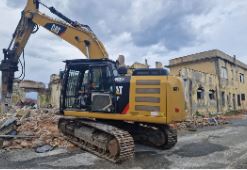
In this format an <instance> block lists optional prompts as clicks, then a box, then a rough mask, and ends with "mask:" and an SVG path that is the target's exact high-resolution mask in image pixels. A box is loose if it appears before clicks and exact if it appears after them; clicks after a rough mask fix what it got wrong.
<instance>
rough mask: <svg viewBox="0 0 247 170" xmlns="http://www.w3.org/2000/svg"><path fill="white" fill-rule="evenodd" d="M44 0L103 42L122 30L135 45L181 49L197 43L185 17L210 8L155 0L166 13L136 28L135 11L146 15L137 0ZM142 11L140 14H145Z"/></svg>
mask: <svg viewBox="0 0 247 170" xmlns="http://www.w3.org/2000/svg"><path fill="white" fill-rule="evenodd" d="M25 1H26V0H18V1H17V0H8V1H7V4H9V5H10V6H17V7H18V6H20V5H22V4H25ZM42 2H44V3H46V4H47V5H48V6H51V5H54V6H55V7H57V8H58V10H59V11H61V12H62V13H64V14H65V15H66V16H68V17H69V18H71V19H72V20H77V21H78V22H80V23H82V24H87V25H89V26H91V27H92V29H93V30H94V31H95V32H96V34H97V35H98V37H99V38H100V39H101V40H102V41H103V42H107V41H109V40H110V39H111V38H112V37H116V35H118V34H121V33H122V32H129V33H131V35H132V38H133V42H134V44H135V45H136V46H140V47H143V46H144V47H146V46H150V45H154V44H157V43H162V44H163V45H165V46H166V47H167V49H168V50H178V49H179V48H181V47H184V46H189V45H192V44H194V43H196V41H197V34H196V33H195V32H194V30H193V26H192V25H191V24H190V23H189V22H187V20H186V19H187V17H188V16H190V15H199V14H202V13H205V12H208V11H209V9H210V8H209V7H210V1H206V0H201V1H198V0H190V1H187V0H186V1H185V0H182V1H181V0H180V1H174V0H167V1H152V3H154V4H155V3H157V2H161V4H162V6H161V8H162V9H163V11H164V12H163V13H162V12H159V13H157V15H156V16H155V15H154V16H152V17H153V18H154V21H153V20H152V17H151V18H150V19H148V20H144V21H143V22H141V23H140V27H137V26H136V23H135V22H137V21H135V20H133V17H136V16H133V15H135V11H136V10H138V11H140V12H141V14H142V13H143V15H144V14H145V13H146V12H147V11H145V10H143V9H139V8H138V7H135V6H134V3H135V1H132V0H118V1H114V0H103V1H98V0H83V1H78V0H67V1H65V2H67V5H68V6H66V7H64V8H63V7H62V5H61V4H60V3H59V1H58V0H53V1H50V2H49V1H48V0H43V1H42ZM145 2H146V1H145V0H140V1H139V3H143V4H142V5H143V6H141V7H145ZM149 3H150V2H149ZM59 4H60V5H59ZM147 5H148V4H147ZM154 6H155V5H154ZM153 10H154V11H155V10H156V9H153ZM141 14H140V17H142V15H141ZM137 17H138V16H137ZM156 18H158V20H157V19H156Z"/></svg>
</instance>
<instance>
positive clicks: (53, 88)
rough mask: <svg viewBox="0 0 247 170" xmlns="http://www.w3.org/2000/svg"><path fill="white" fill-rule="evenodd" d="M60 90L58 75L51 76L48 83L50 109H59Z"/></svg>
mask: <svg viewBox="0 0 247 170" xmlns="http://www.w3.org/2000/svg"><path fill="white" fill-rule="evenodd" d="M61 88H62V86H61V82H60V77H59V75H56V74H52V75H51V77H50V83H49V91H50V104H51V105H52V107H55V108H59V105H60V94H61Z"/></svg>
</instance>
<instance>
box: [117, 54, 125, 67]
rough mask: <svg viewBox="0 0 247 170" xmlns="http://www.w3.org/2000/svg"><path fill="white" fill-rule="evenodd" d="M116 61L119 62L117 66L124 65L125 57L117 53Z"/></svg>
mask: <svg viewBox="0 0 247 170" xmlns="http://www.w3.org/2000/svg"><path fill="white" fill-rule="evenodd" d="M117 61H118V62H119V66H120V67H122V66H126V65H125V57H124V55H119V56H118V59H117Z"/></svg>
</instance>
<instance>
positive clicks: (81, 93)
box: [61, 59, 118, 113]
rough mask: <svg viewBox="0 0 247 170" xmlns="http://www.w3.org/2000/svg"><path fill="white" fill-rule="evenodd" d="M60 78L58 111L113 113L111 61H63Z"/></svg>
mask: <svg viewBox="0 0 247 170" xmlns="http://www.w3.org/2000/svg"><path fill="white" fill-rule="evenodd" d="M65 63H66V69H65V71H64V74H63V89H62V95H61V96H62V97H61V106H62V107H61V108H62V109H63V110H81V111H93V112H107V113H114V112H115V111H116V84H115V77H117V76H118V72H117V69H116V65H115V62H113V61H111V60H106V59H103V60H88V59H85V60H67V61H65Z"/></svg>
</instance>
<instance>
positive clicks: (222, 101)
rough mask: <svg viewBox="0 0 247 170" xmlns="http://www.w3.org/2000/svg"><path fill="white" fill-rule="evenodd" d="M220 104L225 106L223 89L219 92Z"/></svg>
mask: <svg viewBox="0 0 247 170" xmlns="http://www.w3.org/2000/svg"><path fill="white" fill-rule="evenodd" d="M221 104H222V106H225V92H224V91H222V92H221Z"/></svg>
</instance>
